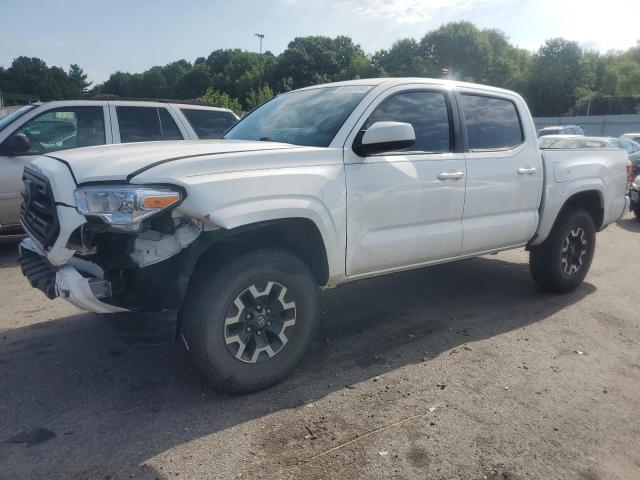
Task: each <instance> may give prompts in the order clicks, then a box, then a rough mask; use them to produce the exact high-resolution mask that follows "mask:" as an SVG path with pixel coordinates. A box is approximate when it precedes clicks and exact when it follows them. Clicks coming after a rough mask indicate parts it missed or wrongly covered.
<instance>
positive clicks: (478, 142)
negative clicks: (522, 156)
mask: <svg viewBox="0 0 640 480" xmlns="http://www.w3.org/2000/svg"><path fill="white" fill-rule="evenodd" d="M460 98H461V99H462V110H463V115H464V120H465V124H466V129H467V143H468V148H469V150H470V151H487V150H508V149H511V148H514V147H516V146H518V145H520V144H521V143H522V142H523V141H524V134H523V130H522V123H521V122H520V116H519V115H518V110H517V109H516V105H515V103H513V102H512V101H511V100H507V99H505V98H499V97H491V96H485V95H479V94H472V93H462V94H460Z"/></svg>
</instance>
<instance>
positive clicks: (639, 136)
mask: <svg viewBox="0 0 640 480" xmlns="http://www.w3.org/2000/svg"><path fill="white" fill-rule="evenodd" d="M620 138H623V139H626V140H633V141H634V142H638V143H640V133H625V134H624V135H622V136H621V137H620Z"/></svg>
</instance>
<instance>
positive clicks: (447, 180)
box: [345, 86, 466, 276]
mask: <svg viewBox="0 0 640 480" xmlns="http://www.w3.org/2000/svg"><path fill="white" fill-rule="evenodd" d="M381 97H383V98H380V97H379V98H378V99H377V100H376V101H374V102H373V103H372V105H371V106H370V107H369V108H368V109H367V111H366V112H365V114H364V115H363V119H365V120H363V122H362V124H361V126H359V127H358V128H357V129H355V131H356V133H357V132H358V131H361V130H363V129H364V130H366V129H367V128H368V127H369V126H370V125H372V124H373V123H375V122H380V121H397V122H406V123H410V124H411V125H413V128H414V130H415V134H416V143H415V145H413V146H412V147H409V148H408V149H405V150H401V151H392V152H387V153H384V154H378V155H373V156H370V157H366V158H362V157H358V156H357V155H356V154H355V153H354V152H353V151H352V150H351V146H352V144H353V138H354V133H353V132H352V135H350V137H349V139H348V140H347V144H346V145H345V169H346V182H347V260H346V272H347V276H358V275H365V274H370V273H375V272H384V271H389V270H395V269H399V268H403V267H404V268H408V267H411V266H416V265H420V264H423V263H428V262H430V261H433V260H440V259H445V258H449V257H455V256H457V255H458V254H459V252H460V248H461V245H462V224H461V219H462V211H463V207H464V192H465V174H466V168H465V159H464V155H463V153H462V152H461V147H460V148H458V147H457V146H456V145H457V144H456V141H455V140H456V139H455V138H454V130H455V128H454V127H455V122H454V118H455V116H454V115H453V113H452V111H453V108H455V106H454V105H453V104H452V101H451V100H452V98H451V97H450V94H449V93H448V92H446V91H444V90H437V89H436V90H424V86H422V89H421V88H419V87H416V88H415V89H411V88H408V87H407V86H402V87H397V88H395V89H390V90H389V91H387V92H386V93H385V94H383V95H382V96H381Z"/></svg>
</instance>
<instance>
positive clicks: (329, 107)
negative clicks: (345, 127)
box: [223, 85, 371, 147]
mask: <svg viewBox="0 0 640 480" xmlns="http://www.w3.org/2000/svg"><path fill="white" fill-rule="evenodd" d="M369 90H371V87H370V86H368V85H367V86H361V85H357V86H353V85H352V86H344V87H322V88H312V89H309V90H298V91H295V92H290V93H285V94H284V95H280V96H278V97H276V98H274V99H273V100H271V101H269V102H267V103H265V104H264V105H262V106H260V107H258V108H257V109H256V110H254V111H253V112H251V113H250V114H248V115H247V116H246V117H245V118H243V119H242V120H240V122H238V123H237V124H236V125H235V126H234V127H232V128H231V130H229V131H228V132H227V134H226V135H225V136H224V137H223V138H229V139H233V140H262V141H268V142H283V143H292V144H294V145H304V146H308V147H328V146H329V144H330V143H331V140H332V139H333V137H334V136H335V135H336V133H338V130H339V129H340V127H341V126H342V124H343V123H344V121H345V120H346V119H347V117H348V116H349V114H350V113H351V112H352V111H353V110H354V109H355V108H356V106H357V105H358V104H359V103H360V101H361V100H362V99H363V98H364V96H365V95H366V94H367V93H368V92H369Z"/></svg>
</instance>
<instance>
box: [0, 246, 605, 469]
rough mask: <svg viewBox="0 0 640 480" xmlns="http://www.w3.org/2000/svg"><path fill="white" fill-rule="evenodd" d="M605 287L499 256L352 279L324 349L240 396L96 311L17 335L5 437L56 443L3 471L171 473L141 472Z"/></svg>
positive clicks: (5, 447) (6, 390)
mask: <svg viewBox="0 0 640 480" xmlns="http://www.w3.org/2000/svg"><path fill="white" fill-rule="evenodd" d="M594 291H595V287H594V286H593V285H590V284H584V285H582V286H581V287H580V288H579V289H578V290H576V291H575V292H573V293H571V294H568V295H564V296H550V295H545V294H542V293H540V292H539V291H538V289H537V288H536V287H535V286H534V284H533V282H532V281H531V280H530V277H529V273H528V269H527V266H526V265H525V264H522V263H508V262H504V261H501V260H499V259H497V258H491V259H489V258H479V259H473V260H467V261H463V262H458V263H453V264H448V265H441V266H437V267H431V268H428V269H421V270H415V271H410V272H404V273H399V274H394V275H390V276H386V277H380V278H374V279H370V280H365V281H361V282H357V283H354V284H350V285H345V286H343V287H340V288H338V289H335V290H331V291H327V292H323V293H322V295H321V297H322V298H321V311H322V327H321V329H320V332H319V335H318V338H317V341H316V342H315V343H314V346H313V348H312V350H311V352H310V353H309V354H308V355H307V356H306V358H305V360H304V361H303V362H302V364H301V365H300V366H299V367H298V368H297V369H296V371H295V372H294V373H293V374H292V375H291V377H289V378H288V379H286V380H285V381H284V382H282V383H281V384H279V385H277V386H275V387H273V388H271V389H269V390H267V391H264V392H259V393H256V394H252V395H247V396H240V397H233V396H228V395H224V394H221V393H216V392H214V391H212V389H211V388H209V387H208V386H207V385H206V384H204V383H203V382H202V381H201V380H200V379H199V377H198V376H197V375H196V374H195V372H194V371H193V369H192V367H191V366H190V364H189V363H188V361H187V359H186V355H185V353H184V351H183V349H182V348H181V347H180V346H178V345H169V346H163V347H142V346H127V345H124V344H123V343H122V342H121V341H120V340H119V339H118V338H117V337H116V336H115V334H114V332H113V330H112V329H111V328H110V327H109V326H108V324H107V323H106V322H104V321H103V319H102V318H100V317H99V316H96V315H90V314H82V315H75V316H70V317H66V318H61V319H57V320H53V321H49V322H45V323H41V324H36V325H33V326H30V327H25V328H21V329H16V330H11V331H8V332H5V333H4V335H5V337H4V338H1V339H0V346H1V347H0V432H2V434H3V435H4V436H5V437H6V438H0V442H3V441H6V440H7V438H10V437H11V436H13V435H15V434H17V433H19V432H21V431H23V430H24V431H30V430H33V429H38V428H41V429H46V430H47V431H51V432H54V433H55V435H56V436H55V438H51V439H49V440H47V441H43V442H42V443H38V444H37V445H34V446H33V447H31V448H29V447H27V446H25V445H20V444H12V443H0V463H1V464H2V465H3V472H2V474H4V475H8V477H7V478H49V479H54V478H111V479H114V480H115V479H119V478H129V477H130V476H135V478H167V477H166V476H165V474H164V473H163V472H161V471H156V470H155V469H153V468H149V467H143V466H141V464H142V463H144V462H145V461H148V460H149V459H151V458H153V457H154V456H156V455H159V454H162V453H163V452H166V451H167V450H170V449H172V448H174V447H177V446H179V445H182V444H184V443H186V442H190V441H192V440H196V439H199V438H201V437H203V436H206V435H210V434H212V433H215V432H218V431H221V430H224V429H227V428H230V427H233V426H235V425H238V424H242V423H244V422H247V421H250V420H252V419H255V418H258V417H261V416H264V415H267V414H270V413H272V412H275V411H279V410H282V409H288V408H294V407H297V406H300V405H302V404H305V403H307V402H312V401H315V400H318V399H321V398H323V397H324V396H326V395H328V394H330V393H332V392H336V391H339V390H342V389H344V388H345V387H346V386H351V385H354V384H357V383H359V382H362V381H366V380H369V379H371V378H373V377H375V376H377V375H381V374H384V373H385V372H389V371H393V370H396V369H398V368H401V367H403V366H405V365H410V364H413V363H418V362H423V361H424V362H425V368H426V369H428V367H429V358H433V357H435V356H437V355H439V354H440V353H442V352H447V351H449V352H450V351H451V350H452V349H455V348H456V347H459V346H461V345H464V344H470V343H471V342H474V341H477V340H481V339H485V338H488V337H493V336H496V335H500V334H501V333H504V332H508V331H512V330H514V329H519V328H522V327H525V326H527V325H530V324H533V323H535V322H539V321H541V320H544V319H545V318H547V317H549V316H550V315H552V314H554V313H555V312H557V311H559V310H561V309H563V308H566V307H567V306H568V305H570V304H573V303H575V302H578V301H580V300H581V299H582V298H583V297H585V296H587V295H589V294H591V293H593V292H594ZM43 301H45V300H44V298H43ZM425 352H426V353H425ZM425 356H426V358H424V357H425ZM426 371H428V370H426ZM425 375H427V374H425ZM425 381H426V380H425ZM50 436H51V435H45V436H44V437H42V438H45V439H46V438H47V437H50ZM36 437H37V435H36ZM33 443H37V442H33ZM212 454H213V455H215V454H216V453H215V452H213V453H212ZM35 458H37V461H34V459H35ZM0 476H1V475H0Z"/></svg>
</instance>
